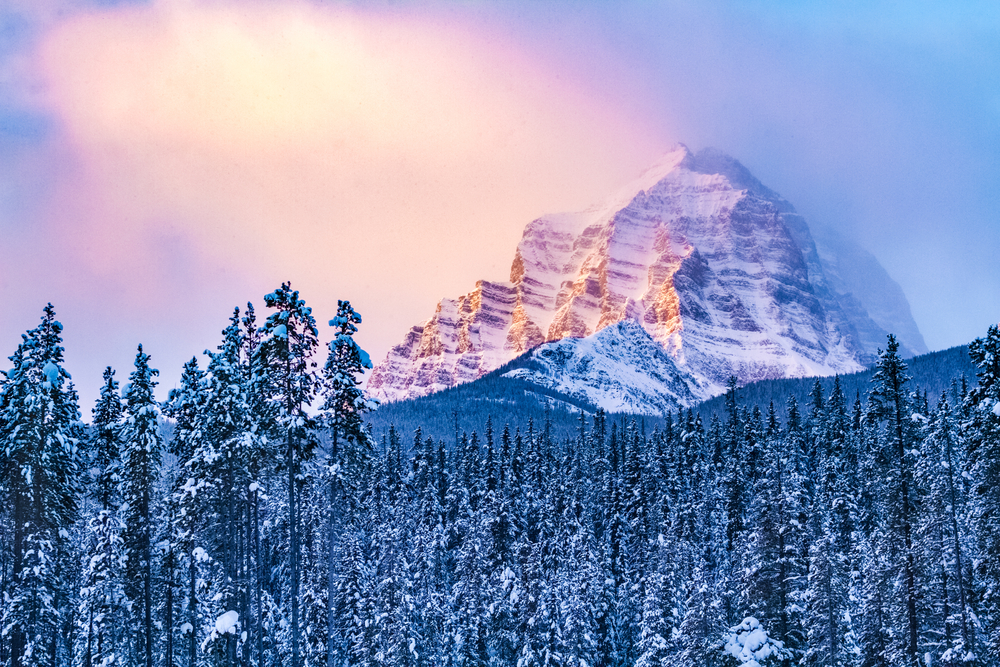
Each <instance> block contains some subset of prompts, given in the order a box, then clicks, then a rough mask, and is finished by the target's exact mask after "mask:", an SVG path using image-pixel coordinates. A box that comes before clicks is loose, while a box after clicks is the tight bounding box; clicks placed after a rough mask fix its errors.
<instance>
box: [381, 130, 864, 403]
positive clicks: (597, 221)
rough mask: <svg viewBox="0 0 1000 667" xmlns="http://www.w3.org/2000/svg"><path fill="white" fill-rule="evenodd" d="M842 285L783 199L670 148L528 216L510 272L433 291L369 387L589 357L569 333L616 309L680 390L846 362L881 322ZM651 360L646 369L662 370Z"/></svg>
mask: <svg viewBox="0 0 1000 667" xmlns="http://www.w3.org/2000/svg"><path fill="white" fill-rule="evenodd" d="M840 282H841V283H842V282H843V281H840ZM838 284H839V283H838V281H836V280H831V279H830V277H829V276H827V274H826V273H825V270H824V266H823V262H822V260H821V258H820V255H819V253H818V251H817V249H816V246H815V243H814V242H813V240H812V237H811V235H810V233H809V229H808V226H807V225H806V224H805V221H804V220H803V219H802V218H801V216H799V215H798V214H797V213H795V210H794V208H793V207H792V206H791V204H789V203H788V202H787V201H785V200H784V199H782V198H781V197H780V196H778V195H777V194H775V193H774V192H772V191H771V190H769V189H767V188H766V187H764V186H763V185H762V184H760V182H759V181H757V180H756V179H755V178H754V177H753V176H752V175H751V174H750V173H749V172H748V171H747V170H746V169H745V167H743V166H742V165H741V164H740V163H739V162H737V161H735V160H733V159H732V158H730V157H728V156H725V155H723V154H721V153H718V152H717V151H710V150H709V151H703V152H702V153H700V154H698V155H697V156H696V155H693V154H692V153H691V152H690V151H689V150H688V149H687V148H686V147H684V146H679V147H677V148H676V149H675V150H673V151H671V152H670V153H669V154H667V155H666V156H665V157H664V158H663V159H662V160H661V161H660V162H658V163H657V164H656V165H654V166H653V167H652V168H651V169H650V170H648V171H647V172H646V173H645V174H644V175H643V176H642V177H641V178H640V179H638V180H637V181H636V182H635V183H633V184H631V185H630V186H627V187H626V188H623V189H622V190H621V191H619V192H618V193H616V194H615V195H614V196H612V197H610V198H609V199H607V200H606V201H605V202H603V203H602V204H600V205H597V206H594V207H592V208H590V209H588V210H586V211H583V212H580V213H570V214H558V215H548V216H544V217H542V218H539V219H537V220H534V221H532V222H531V223H529V224H528V226H527V227H526V228H525V231H524V235H523V237H522V239H521V242H520V243H519V244H518V247H517V250H516V252H515V255H514V261H513V263H512V266H511V274H510V280H509V281H508V282H488V281H480V282H478V283H477V284H476V288H475V289H474V290H473V291H472V292H470V293H469V294H466V295H464V296H462V297H459V298H458V299H444V300H442V301H441V302H440V303H439V304H438V308H437V312H436V313H435V314H434V315H433V316H432V317H431V318H430V319H429V320H427V321H426V322H425V323H423V324H422V325H418V326H415V327H413V329H411V331H410V332H409V333H408V334H407V336H406V338H405V339H404V340H403V342H402V343H400V344H399V345H397V346H396V347H394V348H393V349H392V350H391V351H390V352H389V354H388V356H387V358H386V359H385V360H384V361H383V362H382V363H381V364H379V365H378V366H377V367H376V368H375V369H374V371H373V373H372V376H371V379H370V380H369V383H368V391H369V392H370V394H372V395H373V396H375V397H377V398H380V399H382V400H399V399H403V398H407V397H411V396H419V395H423V394H427V393H430V392H433V391H438V390H440V389H443V388H445V387H449V386H453V385H455V384H459V383H462V382H468V381H470V380H474V379H476V378H478V377H481V376H482V375H484V374H485V373H487V372H489V371H491V370H493V369H495V368H497V367H499V366H500V365H502V364H503V363H504V362H506V361H508V360H510V359H513V358H514V357H517V356H518V355H520V354H522V353H524V352H526V351H528V350H531V349H534V348H536V347H538V346H539V345H542V344H544V343H550V344H551V343H554V342H557V341H560V342H561V343H562V344H561V345H558V346H554V347H552V349H553V350H559V352H558V353H556V352H552V353H551V354H552V355H556V356H560V355H561V356H560V358H565V359H567V360H570V359H576V358H579V359H583V358H585V357H586V358H591V357H594V354H595V350H598V348H599V349H600V350H605V351H606V347H602V346H604V345H605V343H606V342H607V341H604V340H603V339H602V342H601V344H600V345H598V343H597V342H593V343H590V342H588V343H584V342H581V341H582V340H589V339H588V338H587V337H589V336H593V335H594V334H595V333H597V332H601V331H603V330H604V329H606V328H608V327H610V326H611V325H616V324H618V323H621V322H626V321H630V322H634V323H636V324H637V325H638V326H637V327H631V328H630V327H624V328H623V327H619V328H618V329H617V330H616V331H617V333H616V335H619V334H620V335H621V336H624V335H629V336H636V335H637V334H638V331H639V328H641V330H642V331H643V332H644V333H645V335H646V336H648V338H649V339H650V340H651V341H653V342H655V344H656V345H658V346H659V349H660V350H662V351H663V352H664V353H665V354H666V355H667V357H668V358H669V359H670V360H671V361H672V363H673V365H674V367H675V369H676V370H677V372H678V373H680V374H681V375H682V376H684V377H686V378H687V382H686V385H687V387H688V389H689V390H690V396H688V395H687V394H686V393H685V392H683V391H680V390H679V389H678V390H677V392H679V393H675V394H674V397H675V399H676V400H677V402H678V403H680V404H687V403H690V402H691V401H693V400H696V399H698V398H703V397H705V396H708V395H711V394H712V393H717V392H718V391H721V389H722V387H723V385H724V382H725V380H726V378H728V377H729V376H731V375H735V376H737V377H738V378H739V379H740V381H741V382H750V381H753V380H759V379H765V378H777V377H801V376H807V375H830V374H833V373H838V372H852V371H855V370H859V369H860V368H861V367H862V363H866V362H867V361H868V359H869V358H870V356H871V353H873V352H874V350H870V349H867V348H868V347H869V346H870V342H871V341H870V340H868V339H869V338H870V336H862V335H861V334H859V330H860V331H864V332H866V333H868V332H870V331H871V330H872V328H873V327H876V328H877V325H876V324H875V323H874V322H873V321H872V320H871V318H870V317H868V315H867V313H866V312H865V310H864V308H856V309H853V310H851V309H848V310H845V309H844V308H843V307H842V300H843V295H842V294H840V293H838V292H837V291H836V289H835V287H837V285H838ZM644 344H645V342H644V341H635V345H636V346H637V347H636V349H641V348H643V345H644ZM587 345H591V346H596V347H592V348H586V346H587ZM572 346H584V347H581V348H580V349H579V350H577V351H572V350H570V348H571V347H572ZM546 354H550V353H549V352H545V353H544V354H541V355H536V356H538V357H539V358H540V359H542V358H544V357H545V355H546ZM597 356H598V357H601V358H602V359H605V360H607V359H610V358H611V357H607V358H606V357H605V355H604V354H603V352H602V353H600V354H597ZM613 356H614V355H612V357H613ZM626 356H628V355H626ZM633 356H634V355H633ZM656 358H657V361H656V362H655V363H653V365H652V366H651V368H652V367H655V368H656V371H655V372H660V371H662V372H664V373H665V372H666V366H663V365H662V360H661V359H659V357H658V356H657V357H656ZM602 363H603V362H602ZM609 363H610V362H609ZM612 366H614V367H615V368H616V369H617V370H616V372H618V373H626V370H625V369H624V367H623V366H622V365H621V364H618V365H617V366H615V364H611V366H609V367H608V368H611V367H612ZM585 367H586V368H590V366H581V365H580V364H579V363H578V364H576V365H574V364H569V365H568V366H567V367H566V368H567V370H566V371H564V375H565V376H566V377H565V378H563V379H559V378H556V377H555V376H554V375H551V377H550V380H549V381H550V382H552V383H556V384H559V383H567V386H570V385H572V384H573V383H574V382H575V380H576V379H580V375H579V374H580V373H584V372H587V371H585V370H584V368H585ZM550 370H552V368H550ZM605 370H607V369H605ZM668 375H669V373H668ZM608 377H609V378H611V375H608ZM623 377H624V376H623ZM664 377H666V376H664ZM588 381H589V380H588ZM622 382H623V383H625V380H624V379H623V380H622ZM611 384H612V383H611V382H610V381H609V382H603V383H601V386H603V387H604V390H603V391H605V392H611ZM639 384H641V383H639ZM668 384H670V386H679V385H676V383H674V382H672V381H671V382H670V383H668ZM636 386H638V385H636ZM580 391H584V390H583V389H580ZM623 391H624V390H623ZM657 391H658V390H657ZM636 392H638V394H645V393H648V392H645V390H643V389H636ZM656 393H657V392H656V391H653V392H652V393H649V394H648V395H649V396H652V395H654V394H656ZM667 393H669V392H667ZM638 394H637V395H638ZM611 395H612V394H611V393H607V396H609V397H610V396H611ZM658 395H660V394H658ZM662 395H663V396H665V395H666V394H662ZM608 400H609V401H613V400H618V399H612V398H608ZM621 400H625V399H624V398H622V399H621ZM629 400H631V399H629ZM650 400H653V399H650Z"/></svg>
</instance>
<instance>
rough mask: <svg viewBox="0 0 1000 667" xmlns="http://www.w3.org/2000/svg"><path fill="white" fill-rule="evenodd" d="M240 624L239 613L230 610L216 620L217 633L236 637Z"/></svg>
mask: <svg viewBox="0 0 1000 667" xmlns="http://www.w3.org/2000/svg"><path fill="white" fill-rule="evenodd" d="M239 624H240V614H239V612H236V611H232V610H230V611H227V612H226V613H224V614H222V615H221V616H219V617H218V618H217V619H215V631H216V632H218V633H219V634H220V635H224V634H226V633H227V632H228V633H232V634H234V635H235V634H236V629H237V627H238V626H239Z"/></svg>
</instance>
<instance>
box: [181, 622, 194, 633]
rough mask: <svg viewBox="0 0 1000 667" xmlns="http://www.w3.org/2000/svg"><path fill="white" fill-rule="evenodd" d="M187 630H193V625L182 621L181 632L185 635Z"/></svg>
mask: <svg viewBox="0 0 1000 667" xmlns="http://www.w3.org/2000/svg"><path fill="white" fill-rule="evenodd" d="M189 632H194V626H193V625H191V624H190V623H184V624H183V625H181V634H182V635H186V634H187V633H189Z"/></svg>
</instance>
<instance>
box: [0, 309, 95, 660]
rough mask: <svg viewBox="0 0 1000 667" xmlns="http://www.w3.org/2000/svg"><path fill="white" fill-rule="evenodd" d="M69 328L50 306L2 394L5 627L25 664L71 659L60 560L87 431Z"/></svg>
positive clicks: (26, 339)
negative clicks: (8, 530)
mask: <svg viewBox="0 0 1000 667" xmlns="http://www.w3.org/2000/svg"><path fill="white" fill-rule="evenodd" d="M62 330H63V327H62V324H61V323H60V322H59V321H58V320H56V318H55V309H54V308H53V307H52V304H48V305H47V306H46V307H45V309H44V312H43V315H42V321H41V323H40V324H39V326H38V327H36V328H35V329H32V330H31V331H29V332H27V333H26V334H23V335H22V342H21V344H20V345H19V346H18V349H17V351H16V352H15V354H14V356H13V357H11V361H12V362H13V364H14V367H13V368H12V369H11V370H10V371H7V373H6V374H5V376H6V379H5V381H4V383H3V394H2V397H0V445H2V452H3V457H2V459H0V463H2V469H0V488H2V489H3V491H4V493H5V496H6V498H5V499H4V500H5V502H6V504H7V506H8V507H9V508H10V512H11V515H12V518H13V521H12V523H13V531H12V532H13V535H12V538H13V539H12V551H13V554H12V558H11V559H10V564H11V570H10V574H9V584H8V585H7V587H6V588H7V590H6V591H5V592H4V604H3V612H2V619H0V623H2V628H3V635H4V636H9V637H10V648H9V655H10V660H11V664H14V665H18V666H19V667H20V666H21V665H24V666H28V665H51V664H56V663H58V662H60V661H68V660H71V659H72V658H71V653H69V649H70V647H69V646H66V645H65V639H64V637H65V635H64V634H63V633H62V632H61V630H62V627H63V625H64V622H65V617H66V616H68V615H69V614H70V609H69V608H68V605H66V604H65V600H67V599H68V597H69V596H68V595H67V594H66V593H67V591H66V590H65V588H66V583H67V575H68V574H69V573H67V572H66V571H65V567H63V566H61V560H64V558H65V553H66V550H67V549H68V547H69V545H68V544H67V540H68V538H69V529H70V527H71V526H72V524H73V523H74V522H75V521H76V519H77V516H78V501H79V494H80V487H79V469H80V452H79V442H80V436H81V435H82V433H81V430H80V414H79V408H78V407H77V396H76V390H75V389H74V387H73V385H72V383H71V381H70V376H69V373H67V372H66V370H65V369H64V368H63V367H62V364H63V347H62ZM5 578H6V577H5ZM60 639H62V640H63V642H62V645H60Z"/></svg>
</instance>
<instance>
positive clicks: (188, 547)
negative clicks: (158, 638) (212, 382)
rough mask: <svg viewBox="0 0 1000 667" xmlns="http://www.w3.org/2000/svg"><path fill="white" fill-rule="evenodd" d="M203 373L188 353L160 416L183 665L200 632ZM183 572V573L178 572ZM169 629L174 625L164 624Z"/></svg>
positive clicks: (191, 660)
mask: <svg viewBox="0 0 1000 667" xmlns="http://www.w3.org/2000/svg"><path fill="white" fill-rule="evenodd" d="M204 380H205V373H204V371H202V370H201V369H200V368H199V366H198V359H197V358H196V357H192V358H191V359H190V361H188V362H186V363H185V364H184V369H183V371H182V372H181V380H180V386H179V387H177V388H176V389H171V390H170V393H169V394H168V398H167V401H166V403H165V404H164V406H163V411H164V414H166V415H167V416H168V417H170V418H172V419H173V420H174V428H173V436H172V437H171V439H170V443H169V446H168V451H169V452H170V454H172V455H173V456H174V457H176V459H177V471H176V479H174V480H173V483H172V488H171V494H170V495H171V498H169V499H168V501H167V502H166V508H167V511H168V517H167V520H168V525H167V526H166V529H167V530H169V537H168V541H169V543H170V549H171V553H172V554H174V555H175V557H176V560H177V570H178V571H179V572H178V574H179V578H182V579H183V580H184V584H183V585H182V586H181V588H182V589H183V593H181V598H182V599H183V603H182V604H181V605H180V607H179V609H178V614H177V617H176V621H177V623H178V624H179V626H180V627H179V633H180V639H181V643H182V645H183V648H179V649H178V651H177V654H178V655H179V654H180V653H182V652H183V653H184V654H185V658H186V659H185V660H184V661H182V664H186V665H187V667H195V664H196V662H197V657H198V643H199V642H198V635H199V634H200V632H199V631H200V629H201V625H202V624H201V623H200V621H199V614H198V591H197V581H198V579H199V576H198V567H199V562H200V559H199V558H197V557H195V555H194V550H195V548H196V545H197V544H198V541H197V532H198V526H199V525H200V522H201V520H202V518H203V517H202V507H201V500H202V498H201V496H200V495H199V491H200V490H202V489H203V488H204V480H202V481H201V483H200V484H199V482H198V480H196V479H195V477H194V476H193V475H194V471H193V470H192V464H193V458H194V454H195V452H196V451H197V450H198V449H199V448H200V443H201V439H202V433H201V428H202V424H203V422H204V420H203V418H202V413H203V410H204V405H205V395H204V391H203V390H204V386H203V383H204ZM181 570H183V574H181V573H180V571H181ZM168 632H171V633H172V632H173V628H168Z"/></svg>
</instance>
